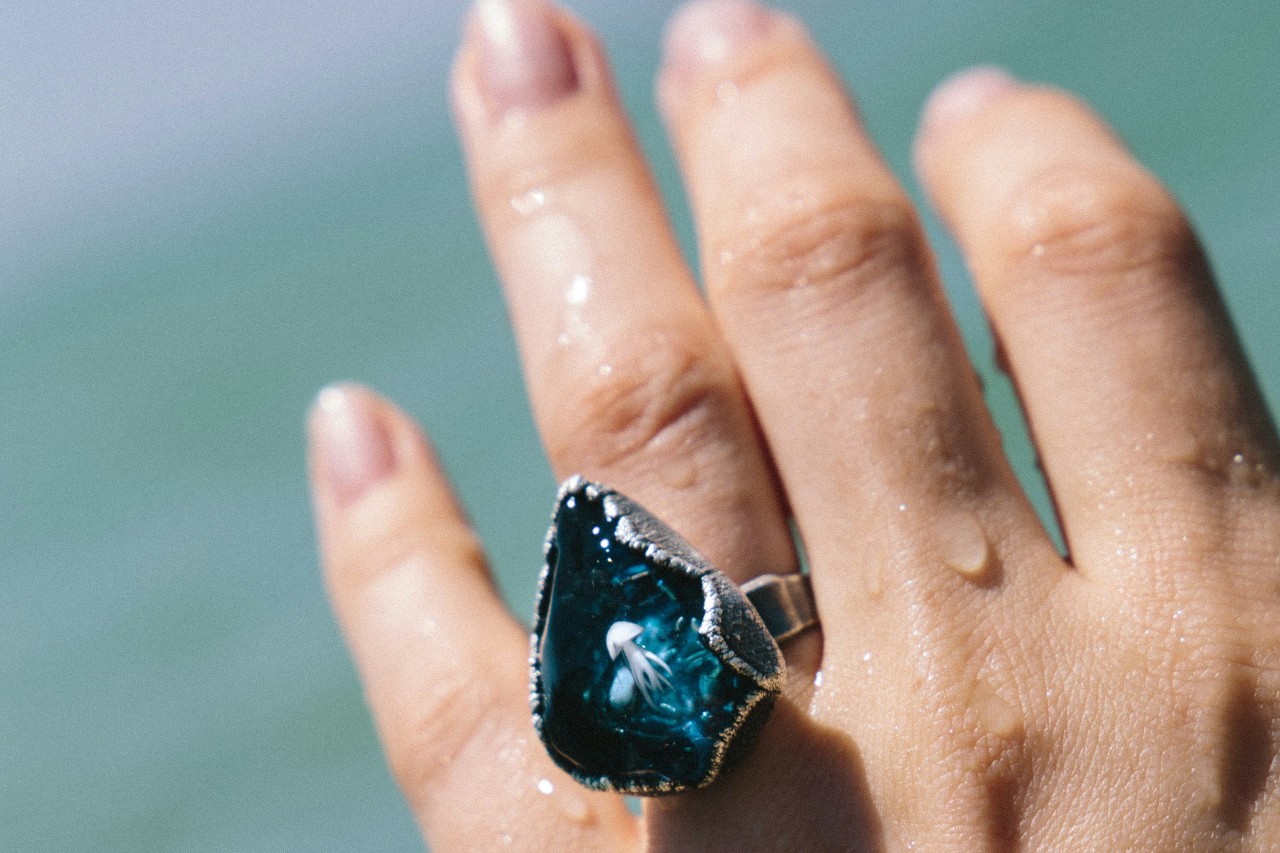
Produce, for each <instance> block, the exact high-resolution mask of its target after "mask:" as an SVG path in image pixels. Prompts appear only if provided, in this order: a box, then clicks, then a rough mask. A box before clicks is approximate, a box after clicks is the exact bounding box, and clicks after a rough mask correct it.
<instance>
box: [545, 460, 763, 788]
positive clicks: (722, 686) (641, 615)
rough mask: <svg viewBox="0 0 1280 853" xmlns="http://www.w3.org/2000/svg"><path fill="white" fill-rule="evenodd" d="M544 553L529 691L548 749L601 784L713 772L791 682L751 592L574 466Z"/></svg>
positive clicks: (695, 782) (638, 783) (680, 784)
mask: <svg viewBox="0 0 1280 853" xmlns="http://www.w3.org/2000/svg"><path fill="white" fill-rule="evenodd" d="M546 556H547V561H546V566H545V568H544V571H543V574H542V578H541V580H540V583H539V592H538V606H537V613H536V614H535V625H534V635H533V640H532V642H533V651H532V656H531V658H532V661H533V672H532V704H533V710H534V722H535V725H536V726H537V728H538V731H539V734H540V736H541V737H542V740H543V742H544V744H545V745H546V747H547V750H548V752H549V753H550V755H551V757H552V758H553V759H554V760H555V761H556V763H557V764H559V765H560V766H561V767H563V768H564V769H566V770H567V771H569V772H570V773H572V774H573V775H574V776H575V778H577V779H578V780H579V781H580V782H582V783H583V784H585V785H588V786H590V787H593V788H605V789H612V790H618V791H625V792H628V793H635V794H658V793H669V792H672V791H679V790H686V789H689V788H697V787H702V786H704V785H706V784H709V783H710V782H711V780H713V779H714V778H715V777H716V775H717V774H718V773H719V772H720V771H721V769H722V768H723V767H724V766H725V765H726V764H727V763H731V762H732V760H733V758H734V757H735V756H736V755H737V754H738V753H740V752H742V751H743V749H744V748H745V747H746V746H748V745H749V741H750V739H751V737H752V735H753V734H754V732H755V730H756V729H758V728H759V726H760V725H762V724H763V722H764V719H765V717H766V716H767V714H768V711H769V708H770V707H771V706H772V703H773V700H774V698H775V697H776V695H777V693H778V692H779V691H780V690H781V686H782V682H783V663H782V657H781V654H780V653H779V652H778V648H777V644H776V643H774V642H773V640H772V638H771V637H770V636H769V634H768V632H767V630H766V629H765V628H764V625H763V623H761V622H760V619H759V617H758V616H757V615H756V613H755V611H754V610H753V609H752V608H751V605H750V604H748V603H747V601H746V599H745V598H744V597H743V596H742V594H741V592H740V591H739V590H738V589H737V587H736V586H734V585H733V584H732V583H731V582H730V581H729V580H728V579H727V578H725V577H724V576H723V575H721V574H720V573H719V572H718V571H716V570H715V569H714V568H712V567H711V566H710V565H709V564H707V562H706V561H705V560H704V559H703V558H702V557H700V556H699V555H698V554H697V553H696V552H695V551H694V550H693V548H692V547H690V546H689V545H688V543H686V542H685V541H684V540H683V539H681V538H680V537H679V536H678V535H677V534H675V533H674V531H672V530H671V529H670V528H668V527H667V526H666V525H664V524H662V522H660V521H658V520H657V519H656V518H654V517H653V516H652V515H650V514H649V513H647V512H645V511H644V510H643V509H642V508H640V507H639V506H638V505H636V504H634V503H633V502H631V501H629V500H628V499H626V498H625V497H623V496H622V495H619V494H618V493H616V492H612V491H610V490H608V489H605V488H603V487H600V486H596V485H594V484H591V483H587V482H586V481H584V480H580V479H577V478H575V479H573V480H570V481H569V482H568V483H566V484H565V486H564V487H563V488H562V489H561V494H560V499H559V501H558V502H557V506H556V512H555V518H554V522H553V524H552V528H551V531H550V533H549V534H548V538H547V547H546Z"/></svg>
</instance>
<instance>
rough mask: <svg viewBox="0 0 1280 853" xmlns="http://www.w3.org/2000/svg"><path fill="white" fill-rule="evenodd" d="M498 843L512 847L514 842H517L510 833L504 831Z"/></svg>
mask: <svg viewBox="0 0 1280 853" xmlns="http://www.w3.org/2000/svg"><path fill="white" fill-rule="evenodd" d="M498 843H499V844H501V845H502V846H503V847H510V846H511V845H512V844H514V843H515V839H514V838H512V837H511V834H510V833H507V832H504V833H502V835H501V836H500V837H499V838H498Z"/></svg>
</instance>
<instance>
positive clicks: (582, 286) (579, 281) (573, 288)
mask: <svg viewBox="0 0 1280 853" xmlns="http://www.w3.org/2000/svg"><path fill="white" fill-rule="evenodd" d="M590 294H591V276H589V275H583V274H582V273H578V274H577V275H575V276H574V277H573V280H572V281H571V282H569V289H568V290H566V291H565V292H564V301H565V302H567V303H569V304H570V305H581V304H582V303H584V302H586V301H587V297H588V296H589V295H590Z"/></svg>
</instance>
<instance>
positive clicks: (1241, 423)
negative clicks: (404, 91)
mask: <svg viewBox="0 0 1280 853" xmlns="http://www.w3.org/2000/svg"><path fill="white" fill-rule="evenodd" d="M850 14H854V12H853V11H850ZM453 95H454V103H455V109H456V114H457V119H458V124H459V128H460V131H461V136H462V139H463V145H464V149H465V151H466V155H467V160H468V168H469V170H470V176H471V180H472V186H473V189H474V195H475V201H476V207H477V210H478V212H479V215H480V219H481V222H482V224H483V226H484V229H485V233H486V236H487V239H488V241H489V245H490V249H491V251H492V254H493V257H494V260H495V263H496V265H497V268H498V270H499V273H500V276H501V278H502V281H503V285H504V287H505V290H506V295H507V299H508V303H509V306H510V310H511V316H512V321H513V325H514V327H515V333H516V338H517V342H518V344H519V346H520V351H521V356H522V360H523V364H524V368H525V372H526V378H527V384H528V388H529V395H530V399H531V402H532V405H533V410H534V413H535V416H536V418H537V422H538V425H539V429H540V430H541V433H542V436H543V439H544V441H545V444H546V448H547V451H548V455H549V457H550V460H551V463H552V465H553V467H554V469H555V471H556V473H557V474H558V475H559V476H561V477H563V476H566V475H568V474H570V473H580V474H582V475H584V476H586V477H588V478H590V479H592V480H596V481H599V482H604V483H607V484H609V485H611V486H613V487H615V488H617V489H619V490H620V491H622V492H625V493H626V494H628V495H630V496H631V497H633V498H635V499H636V500H637V501H638V502H640V503H641V504H643V505H644V506H646V507H648V508H649V509H650V510H652V511H653V512H654V513H656V514H657V515H659V516H661V517H662V518H663V519H665V520H666V521H667V522H668V523H669V524H670V525H671V526H672V527H673V528H674V529H676V530H678V531H680V532H681V533H682V534H683V535H684V536H685V537H686V538H687V539H688V540H689V541H690V542H691V543H693V545H694V546H695V547H696V548H697V549H698V550H699V551H700V552H702V553H703V554H705V555H706V556H707V557H708V558H709V559H710V560H711V561H712V562H713V563H714V564H716V565H717V566H719V567H721V568H722V569H723V570H724V571H725V572H726V573H728V574H729V575H730V576H731V577H733V578H734V580H736V581H739V582H741V581H743V580H746V579H749V578H750V577H753V576H755V575H757V574H760V573H764V572H779V571H786V570H788V569H793V568H794V567H795V565H796V556H795V554H794V551H793V547H792V541H791V538H790V533H789V529H788V521H789V520H794V523H795V525H796V528H797V529H798V530H799V532H800V535H801V536H802V538H803V540H804V545H805V548H806V551H807V553H808V557H809V561H810V565H811V569H812V581H813V588H814V593H815V597H816V601H817V607H818V610H819V614H820V617H821V619H822V625H823V628H822V631H821V633H820V634H819V633H816V632H810V633H808V634H805V635H801V636H800V637H797V638H796V639H794V640H792V641H789V642H788V643H787V644H786V645H785V647H784V651H785V652H786V655H787V659H788V666H789V672H790V674H791V675H790V678H791V682H790V685H789V687H788V690H787V693H786V694H785V696H784V697H783V699H782V700H781V701H780V702H779V703H778V706H777V708H776V710H775V712H774V714H773V717H772V718H771V719H770V721H769V723H768V725H767V727H766V729H765V731H764V733H763V735H762V737H761V740H760V742H759V745H758V747H757V748H756V749H755V751H754V752H753V753H752V754H751V755H750V756H749V757H748V758H747V759H746V760H745V761H744V762H743V763H742V764H741V765H740V766H738V767H737V768H735V769H734V770H733V772H731V773H730V774H728V775H726V777H725V778H723V779H721V780H719V781H717V782H716V783H715V784H713V785H712V786H710V787H709V788H707V789H706V790H703V791H699V792H694V793H689V794H682V795H678V796H673V797H668V798H662V799H658V800H654V801H651V802H648V803H647V804H646V808H645V811H644V814H643V816H642V817H638V818H637V817H634V816H633V815H631V814H630V813H629V812H628V811H627V809H626V808H625V806H624V804H623V802H622V801H621V800H620V799H619V798H617V797H615V796H613V795H610V794H600V793H592V792H586V791H583V790H581V789H579V788H577V787H576V786H575V785H574V783H573V782H572V780H570V779H569V777H568V776H567V775H565V774H564V773H563V772H561V771H560V770H559V769H557V768H556V766H555V765H554V764H553V763H552V762H551V760H550V759H549V758H548V757H547V755H546V754H545V753H544V752H543V751H542V747H541V745H540V744H539V743H538V741H537V739H536V738H535V736H534V734H533V731H532V728H531V726H530V722H529V709H528V703H527V681H526V671H525V662H526V657H527V654H528V637H527V635H526V632H525V629H524V628H523V627H522V626H521V623H520V621H519V620H518V619H516V618H514V617H513V616H511V615H510V614H509V613H508V612H507V611H506V609H505V608H504V606H503V605H502V603H501V601H500V600H499V598H498V596H497V594H496V593H495V591H494V588H493V586H492V583H491V580H490V578H489V575H488V573H487V570H486V568H485V565H484V560H483V557H482V554H481V551H480V547H479V545H478V543H477V541H476V538H475V536H474V535H473V534H472V533H471V532H470V529H469V528H468V526H467V525H466V522H465V519H464V517H463V515H462V513H461V511H460V510H459V508H458V506H457V503H456V502H455V499H454V497H453V496H452V493H451V491H450V489H449V486H448V484H447V483H446V481H445V479H444V477H443V475H442V473H441V471H440V468H439V466H438V465H437V463H436V462H435V460H434V458H433V456H432V454H431V452H430V450H429V448H428V446H427V444H426V443H425V441H424V439H423V437H422V436H421V434H420V433H419V432H418V430H417V429H416V427H415V426H414V425H413V424H412V423H411V421H410V420H409V419H407V418H406V417H405V416H404V415H403V414H402V413H401V412H399V411H398V410H397V409H395V408H394V407H393V406H392V405H391V404H390V403H388V402H387V401H385V400H383V399H381V398H379V397H377V396H376V395H374V394H373V393H372V392H370V391H367V390H365V389H362V388H357V387H351V386H342V387H335V388H330V389H327V390H326V391H324V392H322V394H321V395H320V397H319V399H318V402H317V405H316V408H315V410H314V412H313V415H312V419H311V441H312V450H311V463H312V473H313V482H314V488H315V501H316V508H317V518H318V526H319V531H320V538H321V544H322V548H323V553H324V562H325V568H326V576H327V580H328V583H329V586H330V590H331V593H332V596H333V600H334V605H335V609H336V611H337V614H338V616H339V619H340V621H341V624H342V626H343V629H344V631H345V634H346V636H347V638H348V641H349V644H350V646H351V649H352V652H353V654H354V657H355V659H356V662H357V664H358V666H359V668H360V671H361V674H362V677H363V679H364V683H365V687H366V691H367V694H368V699H369V704H370V706H371V709H372V711H373V714H374V717H375V721H376V723H377V726H378V729H379V732H380V733H381V736H382V739H383V743H384V745H385V748H386V752H387V756H388V759H389V762H390V764H391V767H392V770H393V772H394V773H395V775H396V777H397V779H398V780H399V782H400V784H401V786H402V788H403V789H404V791H405V794H406V796H407V797H408V800H409V802H410V804H411V806H412V808H413V811H414V814H415V815H416V816H417V817H418V819H419V821H420V823H421V826H422V828H423V832H424V834H425V836H426V838H427V839H428V841H429V842H430V844H431V846H432V849H433V850H437V851H447V850H464V851H475V850H491V849H494V850H498V849H513V850H514V849H522V850H539V851H541V850H553V849H554V850H574V851H577V850H639V849H647V850H690V851H707V850H725V851H749V850H796V851H825V850H865V851H898V850H917V851H966V853H967V852H968V851H998V850H1015V849H1016V850H1021V849H1025V850H1054V851H1065V850H1072V851H1074V850H1099V851H1116V850H1159V851H1219V850H1221V851H1236V850H1239V851H1265V850H1272V849H1276V847H1277V846H1278V845H1280V797H1278V795H1277V792H1278V789H1280V782H1278V779H1280V762H1278V761H1277V760H1276V756H1277V752H1280V481H1278V480H1277V476H1276V473H1277V463H1278V461H1280V453H1278V451H1277V441H1276V435H1275V431H1274V428H1273V426H1272V424H1271V422H1270V420H1269V417H1268V414H1267V410H1266V408H1265V406H1264V405H1263V403H1262V400H1261V398H1260V395H1259V393H1258V390H1257V387H1256V385H1255V383H1254V381H1253V379H1252V377H1251V376H1250V373H1249V371H1248V368H1247V365H1246V364H1245V360H1244V358H1243V356H1242V354H1241V351H1240V348H1239V345H1238V343H1237V341H1236V339H1235V337H1234V333H1233V332H1232V329H1231V327H1230V324H1229V322H1228V321H1227V318H1226V314H1225V312H1224V310H1223V307H1222V304H1221V301H1220V298H1219V296H1218V294H1217V292H1216V290H1215V286H1214V282H1213V280H1212V277H1211V274H1210V272H1209V269H1208V266H1207V264H1206V262H1205V260H1204V256H1203V253H1202V251H1201V249H1200V247H1199V245H1198V244H1197V242H1196V240H1195V237H1194V235H1193V234H1192V232H1191V230H1190V228H1189V226H1188V225H1187V222H1186V219H1185V217H1184V216H1183V214H1182V212H1181V211H1180V210H1179V208H1178V206H1177V204H1176V203H1175V202H1174V200H1173V199H1172V198H1171V197H1170V195H1169V194H1168V193H1167V192H1166V191H1165V190H1164V189H1163V188H1162V187H1161V185H1160V184H1159V183H1158V182H1157V181H1156V179H1155V178H1153V177H1152V176H1151V175H1150V174H1149V173H1147V172H1146V171H1145V170H1143V169H1142V167H1141V166H1139V165H1138V164H1137V163H1136V162H1135V161H1134V160H1133V159H1132V157H1131V155H1130V154H1129V153H1128V152H1127V151H1126V150H1125V149H1124V147H1123V146H1122V144H1121V143H1120V142H1119V141H1118V140H1117V139H1116V138H1115V137H1114V136H1113V135H1112V134H1111V133H1110V132H1109V131H1108V129H1107V128H1106V126H1105V125H1104V124H1103V123H1102V122H1101V120H1100V119H1099V118H1098V117H1097V116H1095V115H1094V114H1093V113H1092V112H1091V111H1090V110H1089V109H1088V108H1087V107H1086V106H1084V105H1083V104H1081V103H1080V102H1079V101H1077V100H1076V99H1074V98H1073V97H1071V96H1070V95H1068V94H1065V93H1063V92H1060V91H1057V90H1054V89H1050V88H1046V87H1041V86H1033V85H1028V84H1025V83H1021V82H1018V81H1016V80H1013V79H1011V78H1009V77H1008V76H1007V75H1004V74H1002V73H998V72H995V71H993V70H990V69H987V70H977V71H972V72H969V73H967V74H963V75H960V76H958V77H956V78H953V79H952V80H950V81H948V82H947V83H945V84H943V85H942V86H941V87H940V88H939V89H938V90H937V91H936V92H935V93H934V95H933V96H932V98H931V100H930V102H929V103H928V105H927V106H926V108H925V111H924V116H923V119H922V123H921V128H920V131H919V134H918V137H917V141H916V150H915V160H916V166H917V170H918V172H919V175H920V177H921V180H922V182H923V185H924V186H925V188H926V190H927V192H928V193H929V196H930V199H931V202H932V203H933V204H934V205H935V207H936V208H937V210H938V212H939V213H940V215H941V216H942V218H943V220H944V221H945V222H946V223H947V225H948V227H949V228H950V229H951V231H952V233H953V234H954V236H955V238H956V239H957V241H958V243H959V244H960V246H961V248H962V250H963V251H964V253H965V255H966V258H967V261H968V264H969V266H970V268H971V270H972V272H973V276H974V279H975V282H976V284H977V286H978V289H979V292H980V295H981V297H982V299H983V301H984V304H985V307H986V310H987V311H988V313H989V315H990V318H991V321H992V324H993V327H994V330H995V333H996V335H997V337H998V339H999V343H1000V347H1001V351H1002V352H1003V354H1004V357H1005V359H1006V360H1007V364H1008V368H1009V371H1010V373H1011V375H1012V377H1013V379H1014V381H1015V383H1016V385H1017V388H1018V393H1019V396H1020V398H1021V400H1022V402H1023V404H1024V407H1025V410H1026V414H1027V418H1028V422H1029V423H1030V425H1031V431H1032V434H1033V436H1034V439H1035V442H1036V445H1037V448H1038V451H1039V453H1040V456H1041V458H1042V460H1043V465H1044V470H1045V474H1046V477H1047V479H1048V481H1049V484H1050V488H1051V491H1052V494H1053V498H1054V502H1055V505H1056V507H1057V509H1058V511H1059V514H1060V519H1061V523H1062V529H1063V533H1064V537H1065V539H1066V542H1067V544H1068V549H1069V558H1068V559H1064V558H1063V556H1062V555H1061V554H1059V553H1058V551H1057V550H1056V549H1055V547H1054V546H1053V544H1052V541H1051V540H1050V538H1049V536H1048V535H1047V534H1046V532H1045V531H1044V529H1043V528H1042V526H1041V524H1040V522H1039V520H1038V519H1037V518H1036V515H1035V513H1034V512H1033V511H1032V509H1031V507H1030V505H1029V504H1028V501H1027V499H1026V497H1025V495H1024V494H1023V493H1022V491H1021V490H1020V488H1019V486H1018V484H1017V482H1016V480H1015V478H1014V477H1013V475H1012V473H1011V471H1010V468H1009V465H1008V463H1007V461H1006V459H1005V458H1004V456H1003V454H1002V451H1001V447H1000V441H999V437H998V435H997V433H996V431H995V429H994V427H993V425H992V423H991V420H990V417H989V415H988V413H987V411H986V409H985V407H984V405H983V401H982V396H981V392H980V389H979V388H978V386H977V382H976V380H975V377H974V372H973V369H972V367H971V365H970V364H969V363H968V361H967V360H966V356H965V352H964V349H963V347H962V345H961V343H960V339H959V335H958V333H957V331H956V327H955V323H954V321H953V319H952V317H951V314H950V312H949V309H948V307H947V304H946V301H945V299H944V297H943V295H942V290H941V288H940V287H939V284H938V282H937V279H936V274H935V272H934V269H933V266H932V261H931V257H930V254H929V251H928V248H927V246H926V245H925V243H924V239H923V236H922V233H921V229H920V226H919V223H918V219H917V215H916V213H915V211H914V210H913V209H912V207H911V205H910V203H909V201H908V199H907V196H906V194H905V193H904V192H903V190H902V188H901V187H900V186H899V185H898V183H897V181H896V180H895V179H894V177H893V176H892V174H891V173H890V171H889V170H888V169H887V168H886V167H885V165H884V164H883V162H882V160H881V158H880V156H879V154H878V153H877V152H876V150H875V148H874V147H873V145H872V144H871V143H870V141H869V140H868V138H867V136H866V133H865V131H864V129H863V128H862V126H861V125H860V123H859V121H858V119H857V116H856V113H855V111H854V110H853V109H852V107H851V106H850V104H849V101H848V97H847V95H846V93H845V92H844V90H843V88H842V85H841V83H840V81H839V80H838V79H837V78H836V77H835V75H834V74H833V73H832V72H831V70H830V68H829V67H828V66H827V64H826V62H825V60H824V59H823V58H822V57H821V55H820V54H819V53H818V51H817V50H816V49H815V47H814V46H813V44H812V42H811V41H810V39H809V38H808V36H807V35H806V34H805V32H804V30H803V28H802V27H801V25H800V24H799V23H798V22H796V21H794V20H792V19H790V18H788V17H786V16H784V15H780V14H777V13H774V12H771V11H768V10H766V9H763V8H761V7H756V6H752V5H749V4H746V3H742V2H729V0H709V1H708V2H702V3H698V4H695V5H692V6H689V7H686V8H685V9H683V10H681V11H680V12H679V13H677V16H676V18H675V20H674V21H673V24H672V26H671V28H670V30H669V33H668V40H667V45H666V56H665V60H664V66H663V68H662V70H661V73H660V75H659V81H658V99H659V103H660V106H661V108H662V111H663V114H664V116H665V118H666V121H667V124H668V127H669V130H670V134H671V137H672V141H673V144H674V147H675V150H676V152H677V155H678V157H679V160H680V163H681V167H682V170H683V174H684V181H685V186H686V188H687V191H688V195H689V199H690V203H691V206H692V209H693V212H694V216H695V220H696V223H697V231H698V240H699V248H700V256H701V258H702V265H703V268H702V270H701V277H702V280H703V281H704V282H705V285H706V290H705V293H703V292H701V291H700V290H699V289H698V287H697V286H696V285H695V281H694V277H693V274H692V272H691V271H690V270H689V269H688V268H686V266H685V265H684V262H683V260H682V258H681V255H680V252H679V249H678V246H677V244H676V242H675V240H674V238H673V237H672V235H671V232H670V229H669V227H668V225H667V223H666V221H665V218H664V214H663V211H662V204H661V201H660V199H659V196H658V194H657V192H656V190H655V188H654V186H653V183H652V181H651V180H650V177H649V174H648V172H647V170H646V167H645V164H644V162H643V160H642V158H641V157H640V155H639V153H638V150H637V147H636V145H635V142H634V140H633V139H632V136H631V133H630V130H629V127H628V124H627V120H626V117H625V115H624V114H623V112H622V110H621V108H620V106H619V103H618V99H617V96H616V94H615V92H614V91H613V88H612V84H611V81H610V78H609V74H608V70H607V67H606V62H605V59H604V56H603V53H602V51H601V49H600V46H599V44H598V43H597V41H596V40H595V38H594V37H593V36H592V34H591V33H590V31H589V30H588V29H587V28H586V27H585V26H584V25H583V24H581V23H580V22H578V21H577V20H576V19H574V18H572V17H571V16H569V15H568V14H566V13H564V12H563V11H560V10H558V9H554V8H552V7H548V6H545V5H543V4H542V3H541V2H540V0H484V2H482V3H481V4H480V5H479V6H478V7H477V9H476V10H475V11H474V12H473V14H472V17H471V20H470V22H469V24H468V27H467V31H466V33H465V36H464V39H463V44H462V47H461V50H460V53H459V57H458V61H457V65H456V68H455V74H454V79H453ZM619 636H620V635H619ZM621 642H622V641H621V640H618V643H619V644H620V643H621ZM618 648H619V650H621V648H622V646H621V645H619V646H618ZM637 649H638V647H637ZM622 689H623V688H622V687H620V688H619V690H620V691H621V690H622ZM621 695H622V694H621V693H619V696H621Z"/></svg>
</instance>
